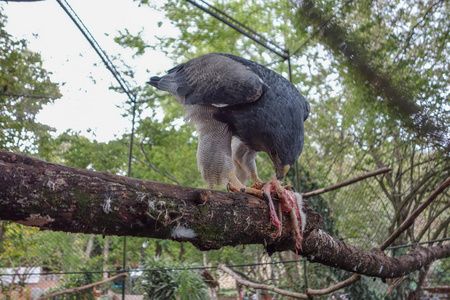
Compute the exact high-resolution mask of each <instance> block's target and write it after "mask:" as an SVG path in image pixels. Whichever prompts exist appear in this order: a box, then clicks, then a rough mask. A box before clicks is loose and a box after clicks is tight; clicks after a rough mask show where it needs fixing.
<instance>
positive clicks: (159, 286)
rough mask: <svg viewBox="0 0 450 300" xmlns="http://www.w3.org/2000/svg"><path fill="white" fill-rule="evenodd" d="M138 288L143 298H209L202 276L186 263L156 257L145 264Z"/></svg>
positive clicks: (153, 299) (199, 299) (156, 299)
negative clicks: (190, 268)
mask: <svg viewBox="0 0 450 300" xmlns="http://www.w3.org/2000/svg"><path fill="white" fill-rule="evenodd" d="M146 269H147V270H146V271H144V273H143V275H142V276H141V281H140V290H141V292H143V293H144V295H145V299H151V300H159V299H183V300H184V299H197V300H203V299H209V294H208V287H207V285H206V283H205V282H204V281H203V278H202V276H201V275H200V274H199V273H198V272H196V271H193V270H189V269H188V267H187V265H185V264H183V263H179V262H173V261H167V260H164V259H161V258H159V257H156V258H154V259H150V260H149V261H148V262H147V264H146Z"/></svg>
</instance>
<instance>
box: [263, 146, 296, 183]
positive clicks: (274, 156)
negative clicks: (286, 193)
mask: <svg viewBox="0 0 450 300" xmlns="http://www.w3.org/2000/svg"><path fill="white" fill-rule="evenodd" d="M267 153H268V154H269V157H270V159H271V160H272V162H273V165H274V167H275V174H276V176H277V179H278V180H283V178H284V177H285V176H286V174H287V172H288V171H289V169H290V167H291V165H292V164H293V163H294V162H295V159H294V162H291V161H289V162H288V161H287V160H286V159H285V157H283V155H281V156H280V154H279V153H278V151H277V149H276V148H272V149H271V150H270V151H268V152H267Z"/></svg>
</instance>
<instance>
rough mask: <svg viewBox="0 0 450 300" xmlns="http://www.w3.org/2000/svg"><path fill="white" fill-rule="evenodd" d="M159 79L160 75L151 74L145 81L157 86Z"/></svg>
mask: <svg viewBox="0 0 450 300" xmlns="http://www.w3.org/2000/svg"><path fill="white" fill-rule="evenodd" d="M160 80H161V77H158V76H153V77H151V78H150V81H147V83H148V84H150V85H152V86H154V87H155V88H157V87H158V83H159V81H160Z"/></svg>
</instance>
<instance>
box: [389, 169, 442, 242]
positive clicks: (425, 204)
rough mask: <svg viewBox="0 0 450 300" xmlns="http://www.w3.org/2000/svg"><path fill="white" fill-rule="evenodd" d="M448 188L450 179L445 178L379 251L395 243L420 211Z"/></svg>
mask: <svg viewBox="0 0 450 300" xmlns="http://www.w3.org/2000/svg"><path fill="white" fill-rule="evenodd" d="M449 186H450V177H449V178H447V180H446V181H445V182H444V183H443V184H441V185H440V186H439V187H438V188H437V189H436V190H435V191H434V192H433V193H431V195H430V196H429V197H428V199H427V200H425V202H424V203H422V204H421V205H420V206H419V207H418V208H417V209H416V210H415V211H413V212H412V213H411V215H409V216H408V217H407V218H406V220H405V221H403V223H402V224H401V225H400V226H399V227H398V228H397V229H396V230H395V231H394V232H393V233H392V234H391V236H390V237H389V238H388V239H387V240H386V241H385V242H384V243H383V244H382V245H381V246H380V250H385V249H386V248H387V247H389V245H390V244H392V242H393V241H395V239H396V238H398V236H399V235H400V234H401V233H402V232H403V231H405V230H406V229H407V228H408V227H409V226H411V224H412V223H413V222H414V220H415V219H416V218H417V217H418V216H419V215H420V213H422V211H423V210H424V209H425V208H427V207H428V205H430V204H431V202H433V200H434V199H436V197H437V196H439V194H441V193H442V192H443V191H444V190H445V189H446V188H448V187H449Z"/></svg>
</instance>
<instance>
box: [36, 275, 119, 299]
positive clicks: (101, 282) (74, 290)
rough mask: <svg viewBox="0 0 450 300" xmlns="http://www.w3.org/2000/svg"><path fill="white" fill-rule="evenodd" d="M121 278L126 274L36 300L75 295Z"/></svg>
mask: <svg viewBox="0 0 450 300" xmlns="http://www.w3.org/2000/svg"><path fill="white" fill-rule="evenodd" d="M123 276H127V274H126V273H121V274H117V275H115V276H113V277H110V278H107V279H104V280H102V281H97V282H94V283H91V284H87V285H83V286H79V287H76V288H72V289H67V290H64V291H59V292H56V293H52V294H48V295H45V296H42V297H40V298H39V299H38V300H44V299H49V298H54V297H56V296H60V295H63V294H70V293H75V292H79V291H82V290H87V289H89V288H91V287H94V286H97V285H101V284H104V283H106V282H109V281H113V280H114V279H117V278H119V277H123Z"/></svg>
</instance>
